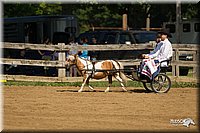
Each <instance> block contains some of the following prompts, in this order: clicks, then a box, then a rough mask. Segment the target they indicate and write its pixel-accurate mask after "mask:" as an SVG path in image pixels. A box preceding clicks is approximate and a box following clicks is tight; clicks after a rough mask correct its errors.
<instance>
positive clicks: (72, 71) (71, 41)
mask: <svg viewBox="0 0 200 133" xmlns="http://www.w3.org/2000/svg"><path fill="white" fill-rule="evenodd" d="M69 44H70V45H71V46H72V47H73V48H72V49H70V50H69V52H68V54H69V55H72V54H77V53H78V50H77V48H76V46H78V43H75V42H74V38H73V37H70V39H69ZM68 54H66V57H67V56H68ZM66 75H67V77H69V76H71V77H77V69H76V66H75V65H73V66H71V67H70V69H69V70H67V71H66Z"/></svg>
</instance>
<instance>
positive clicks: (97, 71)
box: [67, 55, 171, 93]
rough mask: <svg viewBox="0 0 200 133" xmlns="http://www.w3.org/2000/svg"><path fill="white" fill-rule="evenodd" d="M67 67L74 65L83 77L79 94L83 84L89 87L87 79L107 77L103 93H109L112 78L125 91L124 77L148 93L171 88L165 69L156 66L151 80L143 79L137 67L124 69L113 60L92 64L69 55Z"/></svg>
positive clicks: (166, 90)
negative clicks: (139, 83)
mask: <svg viewBox="0 0 200 133" xmlns="http://www.w3.org/2000/svg"><path fill="white" fill-rule="evenodd" d="M67 63H68V66H70V65H76V67H77V69H78V71H79V72H80V73H81V75H82V76H83V77H84V80H83V84H82V86H81V89H80V90H79V92H81V91H82V90H83V87H84V85H85V84H87V85H89V79H90V78H93V79H102V78H105V77H107V76H108V81H109V86H108V87H107V89H106V90H105V92H108V91H109V87H110V86H111V84H112V76H113V77H115V78H116V79H117V80H118V81H119V82H120V84H121V86H122V89H123V90H124V91H127V90H126V89H125V85H124V82H125V79H126V77H127V78H129V79H131V80H133V81H139V82H142V84H143V86H144V88H145V89H146V90H147V91H148V92H155V93H166V92H168V91H169V90H170V88H171V80H170V78H169V77H168V76H167V75H166V69H167V67H161V66H160V65H159V66H158V69H157V71H156V72H155V73H154V74H153V75H152V78H147V77H145V78H144V75H143V74H141V72H140V71H139V67H138V68H136V69H124V67H123V65H122V64H121V63H120V62H118V61H115V60H105V61H100V62H95V63H92V62H91V61H89V60H87V59H82V58H80V57H78V56H77V55H70V56H69V57H68V60H67ZM124 73H131V75H125V74H124ZM89 88H90V89H92V90H93V87H92V86H90V85H89Z"/></svg>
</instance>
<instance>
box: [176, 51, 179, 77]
mask: <svg viewBox="0 0 200 133" xmlns="http://www.w3.org/2000/svg"><path fill="white" fill-rule="evenodd" d="M175 51H176V65H175V68H176V77H179V64H178V63H177V62H178V61H179V49H178V48H177V49H176V50H175Z"/></svg>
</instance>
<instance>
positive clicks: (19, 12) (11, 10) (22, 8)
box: [4, 2, 62, 17]
mask: <svg viewBox="0 0 200 133" xmlns="http://www.w3.org/2000/svg"><path fill="white" fill-rule="evenodd" d="M61 12H62V6H61V4H59V3H58V4H46V3H44V2H42V3H40V4H23V3H17V4H4V17H21V16H35V15H57V14H61Z"/></svg>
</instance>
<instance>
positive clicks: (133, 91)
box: [3, 86, 199, 132]
mask: <svg viewBox="0 0 200 133" xmlns="http://www.w3.org/2000/svg"><path fill="white" fill-rule="evenodd" d="M78 89H79V87H47V86H43V87H42V86H34V87H33V86H4V87H3V96H4V120H3V121H4V124H3V126H4V131H25V130H29V131H66V132H68V131H69V132H72V131H80V132H81V131H96V132H98V131H100V132H102V131H123V132H124V131H131V132H138V131H142V132H145V131H159V132H161V131H167V132H169V131H188V132H190V131H196V132H197V131H198V128H199V122H198V121H199V119H198V113H199V112H198V92H199V91H198V89H197V88H171V90H170V91H169V92H168V93H166V94H155V93H145V91H144V89H143V88H131V87H128V88H127V89H128V92H121V88H120V87H119V88H118V87H113V88H111V92H108V93H105V92H103V91H104V90H105V88H98V89H97V88H96V92H90V91H89V88H87V87H85V88H84V89H85V92H82V93H78V92H77V90H78ZM184 118H191V119H193V120H194V122H195V123H196V125H190V127H189V128H187V127H184V126H183V125H182V124H177V125H174V124H172V123H170V122H171V121H173V120H180V119H184Z"/></svg>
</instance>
